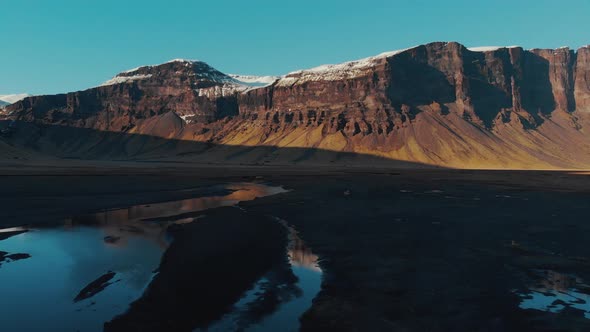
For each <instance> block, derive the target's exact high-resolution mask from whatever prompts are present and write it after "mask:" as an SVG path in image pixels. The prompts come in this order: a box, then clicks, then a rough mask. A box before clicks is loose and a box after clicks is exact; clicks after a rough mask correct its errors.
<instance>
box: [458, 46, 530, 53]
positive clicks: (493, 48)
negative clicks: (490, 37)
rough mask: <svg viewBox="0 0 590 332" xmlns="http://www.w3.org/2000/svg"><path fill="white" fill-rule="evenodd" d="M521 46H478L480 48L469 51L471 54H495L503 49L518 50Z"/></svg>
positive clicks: (469, 48)
mask: <svg viewBox="0 0 590 332" xmlns="http://www.w3.org/2000/svg"><path fill="white" fill-rule="evenodd" d="M517 47H520V46H517V45H513V46H478V47H468V48H467V49H468V50H470V51H471V52H493V51H497V50H500V49H503V48H517Z"/></svg>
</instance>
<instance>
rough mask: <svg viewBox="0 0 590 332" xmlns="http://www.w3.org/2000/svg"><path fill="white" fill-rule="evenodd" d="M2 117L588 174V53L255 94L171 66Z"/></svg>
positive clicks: (425, 60)
mask: <svg viewBox="0 0 590 332" xmlns="http://www.w3.org/2000/svg"><path fill="white" fill-rule="evenodd" d="M235 77H237V76H235ZM270 82H272V80H271V81H269V83H270ZM7 113H9V114H10V117H11V118H13V119H18V120H22V121H27V122H34V123H37V124H45V125H48V124H50V125H61V126H72V127H79V128H91V129H96V130H99V131H114V132H125V133H129V134H145V135H152V136H159V137H165V138H175V139H180V140H190V141H200V142H208V143H218V144H221V145H245V146H261V145H264V146H274V147H299V148H316V149H324V150H329V151H337V152H357V153H363V154H370V155H375V156H380V157H384V158H391V159H399V160H404V161H415V162H422V163H428V164H436V165H442V166H451V167H475V168H477V167H516V168H575V167H588V166H590V136H588V135H587V134H586V133H585V128H587V127H588V126H589V125H590V123H588V113H590V48H589V47H585V48H581V49H579V50H578V51H577V52H576V51H573V50H569V49H567V48H562V49H557V50H537V49H535V50H523V49H522V48H520V47H510V48H480V49H472V50H470V49H467V48H465V47H464V46H462V45H460V44H458V43H432V44H428V45H422V46H418V47H415V48H411V49H408V50H403V51H396V52H389V53H384V54H382V55H379V56H376V57H371V58H367V59H362V60H358V61H353V62H349V63H344V64H339V65H328V66H321V67H318V68H313V69H309V70H303V71H298V72H293V73H290V74H288V75H286V76H284V77H282V78H280V79H278V80H276V81H274V82H273V83H272V84H269V85H268V86H263V87H259V86H256V87H252V86H251V85H250V84H248V83H246V82H241V81H239V80H238V79H236V78H234V77H231V76H228V75H225V74H223V73H220V72H218V71H217V70H215V69H213V68H211V67H209V66H208V65H206V64H205V63H202V62H191V61H173V62H170V63H166V64H163V65H159V66H147V67H141V68H138V69H135V70H132V71H128V72H125V73H121V74H119V75H117V76H116V77H115V78H114V79H113V80H111V81H109V82H107V83H105V85H103V86H100V87H97V88H93V89H89V90H86V91H81V92H74V93H70V94H67V95H57V96H41V97H31V98H27V99H25V100H23V101H21V102H18V103H16V104H14V105H11V106H9V107H8V108H7ZM176 152H177V153H178V151H176ZM184 152H187V151H184ZM184 152H183V153H184ZM253 158H254V159H255V160H258V159H260V158H262V159H264V160H273V159H277V158H278V159H277V160H281V161H287V162H288V161H301V160H305V159H313V156H310V155H305V156H291V157H289V156H281V157H277V156H270V157H269V156H265V157H261V156H260V155H256V157H253ZM330 161H333V160H330Z"/></svg>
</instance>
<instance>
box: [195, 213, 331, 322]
mask: <svg viewBox="0 0 590 332" xmlns="http://www.w3.org/2000/svg"><path fill="white" fill-rule="evenodd" d="M277 221H279V222H281V223H283V224H284V225H285V226H286V227H288V229H289V248H288V257H289V260H288V266H286V267H281V266H278V267H276V268H274V269H273V270H271V271H269V272H268V273H267V274H266V275H265V276H264V277H262V278H261V279H260V280H259V281H258V282H257V283H256V284H255V285H254V287H253V288H252V289H251V290H249V291H248V292H246V293H245V294H244V295H243V297H242V298H241V299H240V300H239V301H238V302H237V303H235V304H234V309H233V310H232V312H231V313H229V314H227V315H226V316H224V317H223V318H222V319H221V320H219V321H217V322H214V323H213V324H211V325H210V326H209V327H208V328H207V329H204V330H201V329H199V330H196V331H256V332H274V331H298V330H299V318H300V317H301V315H302V314H303V313H304V312H305V311H306V310H307V309H309V308H310V307H311V304H312V300H313V299H314V297H315V296H316V295H317V294H318V293H319V291H320V288H321V282H322V270H321V269H320V267H319V265H318V256H316V255H314V254H313V252H312V251H311V249H310V248H308V247H307V246H306V245H305V243H304V242H303V241H302V240H301V239H300V238H299V236H298V234H297V232H296V231H295V229H293V228H291V227H289V226H288V224H287V223H286V222H285V221H283V220H280V219H277ZM283 269H286V270H287V271H284V270H283ZM293 277H294V278H293ZM269 298H270V300H269ZM269 303H270V304H269Z"/></svg>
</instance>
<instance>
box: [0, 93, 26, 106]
mask: <svg viewBox="0 0 590 332" xmlns="http://www.w3.org/2000/svg"><path fill="white" fill-rule="evenodd" d="M30 96H31V95H30V94H28V93H19V94H13V95H0V102H2V101H3V102H5V103H8V104H14V103H16V102H17V101H20V100H23V99H25V98H27V97H30Z"/></svg>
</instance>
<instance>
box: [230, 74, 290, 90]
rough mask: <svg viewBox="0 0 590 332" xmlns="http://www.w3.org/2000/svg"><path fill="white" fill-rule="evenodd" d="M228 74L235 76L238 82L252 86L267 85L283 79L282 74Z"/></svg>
mask: <svg viewBox="0 0 590 332" xmlns="http://www.w3.org/2000/svg"><path fill="white" fill-rule="evenodd" d="M228 76H229V77H231V78H233V79H234V80H235V81H236V83H238V84H242V85H248V86H250V87H265V86H268V85H271V84H273V83H274V82H276V81H277V80H279V79H281V76H255V75H238V74H228Z"/></svg>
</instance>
